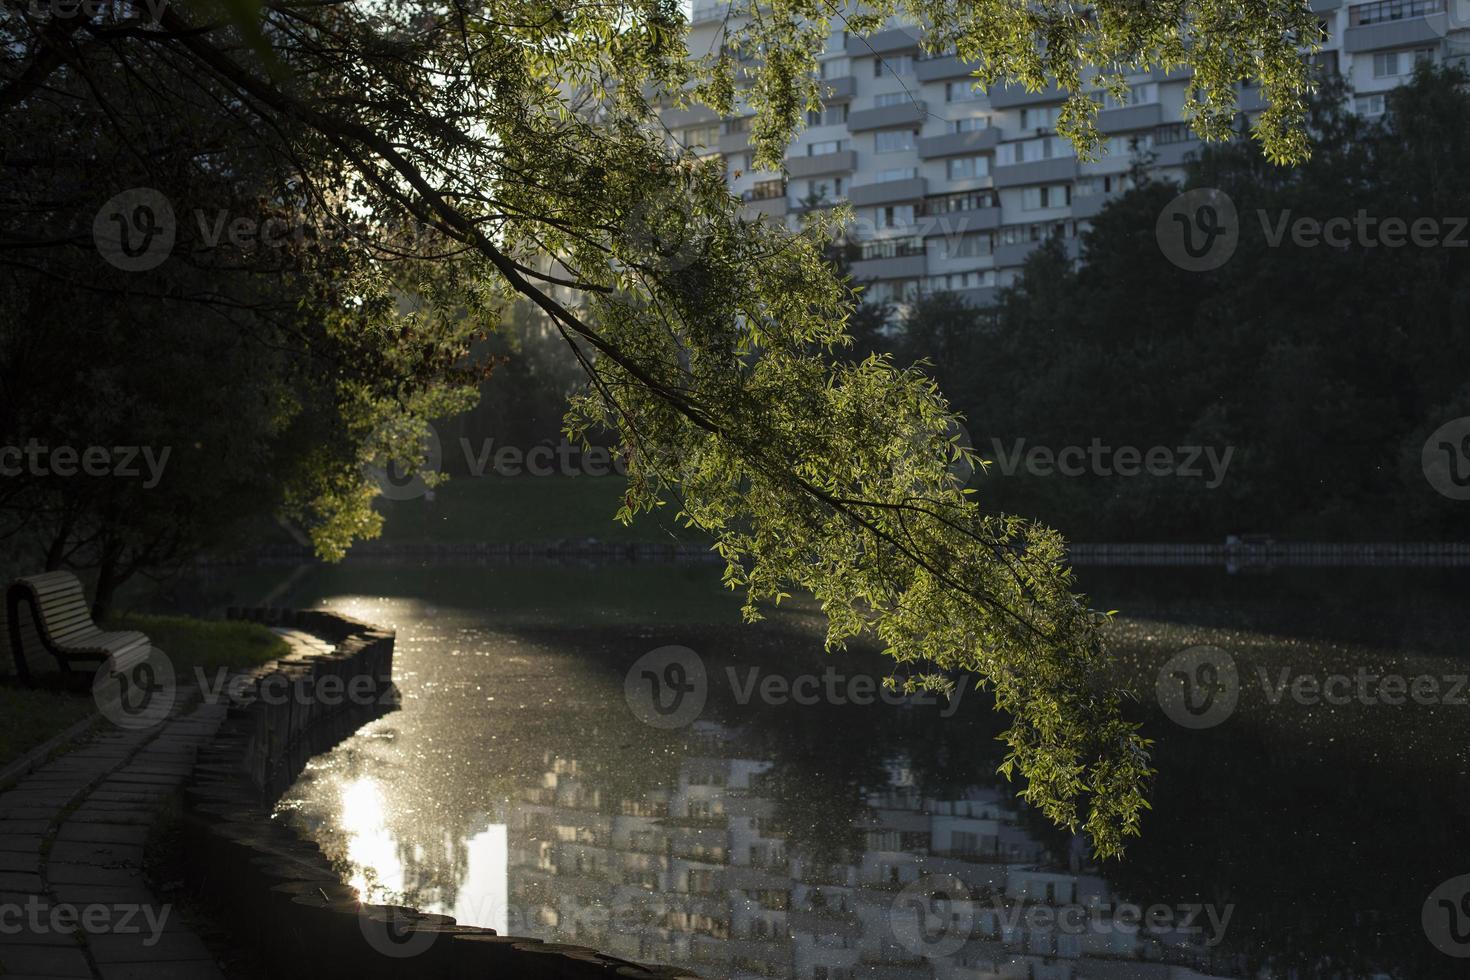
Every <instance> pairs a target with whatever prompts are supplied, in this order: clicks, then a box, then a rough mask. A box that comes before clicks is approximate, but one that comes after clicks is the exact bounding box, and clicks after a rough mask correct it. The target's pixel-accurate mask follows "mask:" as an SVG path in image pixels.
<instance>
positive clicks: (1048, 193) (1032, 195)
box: [1021, 184, 1072, 211]
mask: <svg viewBox="0 0 1470 980" xmlns="http://www.w3.org/2000/svg"><path fill="white" fill-rule="evenodd" d="M1071 203H1072V187H1071V185H1069V184H1047V185H1044V186H1041V187H1026V188H1022V190H1021V209H1022V210H1023V211H1041V210H1044V209H1045V208H1064V207H1066V206H1067V205H1069V204H1071Z"/></svg>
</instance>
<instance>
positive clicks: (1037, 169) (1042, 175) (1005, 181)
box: [995, 157, 1077, 187]
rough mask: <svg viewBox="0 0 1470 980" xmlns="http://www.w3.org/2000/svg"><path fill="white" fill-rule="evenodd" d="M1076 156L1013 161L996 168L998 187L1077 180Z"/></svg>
mask: <svg viewBox="0 0 1470 980" xmlns="http://www.w3.org/2000/svg"><path fill="white" fill-rule="evenodd" d="M1076 177H1077V158H1076V157H1055V158H1053V159H1051V160H1035V161H1032V162H1031V163H1013V164H1011V165H1010V166H1006V167H996V168H995V186H996V187H1024V186H1026V185H1027V184H1055V183H1062V182H1066V181H1071V180H1075V179H1076Z"/></svg>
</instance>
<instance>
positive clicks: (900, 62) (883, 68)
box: [873, 54, 914, 78]
mask: <svg viewBox="0 0 1470 980" xmlns="http://www.w3.org/2000/svg"><path fill="white" fill-rule="evenodd" d="M913 73H914V56H913V55H911V54H895V55H889V56H888V57H886V58H881V57H880V58H874V59H873V77H874V78H882V77H883V76H884V75H912V74H913Z"/></svg>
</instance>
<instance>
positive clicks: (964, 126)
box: [949, 116, 990, 133]
mask: <svg viewBox="0 0 1470 980" xmlns="http://www.w3.org/2000/svg"><path fill="white" fill-rule="evenodd" d="M989 128H990V117H989V116H970V117H969V118H968V119H955V120H953V121H952V122H951V123H950V124H949V131H950V132H951V133H978V132H979V131H980V130H982V129H989Z"/></svg>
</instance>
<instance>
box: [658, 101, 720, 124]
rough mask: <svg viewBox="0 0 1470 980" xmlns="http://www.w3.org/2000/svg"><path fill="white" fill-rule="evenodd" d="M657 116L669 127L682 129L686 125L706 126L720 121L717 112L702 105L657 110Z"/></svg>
mask: <svg viewBox="0 0 1470 980" xmlns="http://www.w3.org/2000/svg"><path fill="white" fill-rule="evenodd" d="M659 118H660V119H662V120H663V122H664V125H665V126H667V127H669V128H670V129H683V128H685V127H686V126H707V125H709V124H711V123H717V122H719V121H720V116H719V113H717V112H715V111H714V110H713V109H710V108H708V107H707V106H702V105H692V106H690V107H689V108H687V109H664V110H662V111H660V112H659Z"/></svg>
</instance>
